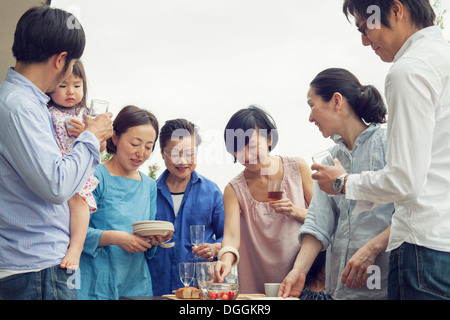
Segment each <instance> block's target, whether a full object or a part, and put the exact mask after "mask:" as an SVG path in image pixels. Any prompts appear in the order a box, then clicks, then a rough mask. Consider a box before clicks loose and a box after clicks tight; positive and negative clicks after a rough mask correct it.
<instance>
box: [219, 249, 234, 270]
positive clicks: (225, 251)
mask: <svg viewBox="0 0 450 320" xmlns="http://www.w3.org/2000/svg"><path fill="white" fill-rule="evenodd" d="M227 252H231V253H233V254H234V255H235V256H236V259H235V260H234V262H233V264H232V265H231V267H232V268H233V267H234V266H236V265H237V264H238V262H239V251H237V249H236V248H234V247H232V246H227V247H223V248H222V249H220V251H219V253H218V254H217V260H220V258H222V256H223V255H224V254H225V253H227Z"/></svg>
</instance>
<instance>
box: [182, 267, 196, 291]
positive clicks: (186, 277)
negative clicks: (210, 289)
mask: <svg viewBox="0 0 450 320" xmlns="http://www.w3.org/2000/svg"><path fill="white" fill-rule="evenodd" d="M178 271H179V273H180V280H181V282H183V284H184V286H185V287H188V286H189V285H190V284H191V282H192V280H194V273H195V264H194V263H193V262H180V263H179V264H178Z"/></svg>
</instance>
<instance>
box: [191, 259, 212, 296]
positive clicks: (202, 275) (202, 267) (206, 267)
mask: <svg viewBox="0 0 450 320" xmlns="http://www.w3.org/2000/svg"><path fill="white" fill-rule="evenodd" d="M195 270H196V274H197V283H198V286H199V288H200V290H201V291H202V294H203V299H206V294H207V291H208V287H209V286H210V285H211V284H212V283H213V282H214V275H215V271H214V262H197V263H196V264H195Z"/></svg>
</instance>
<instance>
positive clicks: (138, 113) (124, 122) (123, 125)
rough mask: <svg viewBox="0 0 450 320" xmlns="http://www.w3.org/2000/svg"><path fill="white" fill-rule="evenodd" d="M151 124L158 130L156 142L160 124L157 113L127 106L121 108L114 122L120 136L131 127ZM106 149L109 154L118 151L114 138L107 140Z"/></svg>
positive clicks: (114, 127) (116, 132) (115, 129)
mask: <svg viewBox="0 0 450 320" xmlns="http://www.w3.org/2000/svg"><path fill="white" fill-rule="evenodd" d="M146 124H151V125H152V126H153V128H155V131H156V138H155V144H156V141H157V140H158V131H159V125H158V120H157V119H156V117H155V115H154V114H153V113H151V112H150V111H147V110H144V109H141V108H138V107H136V106H126V107H124V108H123V109H122V110H120V112H119V114H118V115H117V117H116V118H115V119H114V122H113V129H114V133H115V134H116V135H117V136H118V137H120V136H121V135H122V134H124V133H125V132H127V130H128V129H129V128H132V127H137V126H141V125H146ZM155 144H153V149H152V151H153V150H155ZM106 151H107V152H108V153H109V154H114V153H115V152H116V146H115V145H114V143H113V142H112V138H109V139H108V140H107V141H106Z"/></svg>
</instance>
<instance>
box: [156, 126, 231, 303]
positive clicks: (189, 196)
mask: <svg viewBox="0 0 450 320" xmlns="http://www.w3.org/2000/svg"><path fill="white" fill-rule="evenodd" d="M197 130H198V129H197V127H196V126H195V125H194V124H193V123H191V122H189V121H187V120H185V119H175V120H169V121H167V122H166V123H165V125H164V126H163V127H162V128H161V132H160V147H161V154H162V157H163V159H164V163H165V165H166V170H165V171H164V172H163V173H162V174H161V176H160V177H159V178H158V180H157V181H156V184H157V187H158V195H157V214H156V220H165V221H170V222H172V223H173V224H174V227H175V232H174V233H173V238H172V241H173V242H175V245H174V246H173V247H172V248H160V249H159V250H157V252H156V254H155V256H154V257H153V259H152V260H149V261H148V266H149V269H150V273H151V275H152V284H153V294H154V295H163V294H170V293H172V291H173V290H176V289H178V288H180V287H183V286H184V285H183V284H182V283H181V280H180V277H179V272H178V263H180V262H194V260H192V259H193V258H194V256H195V255H197V256H199V257H200V258H201V259H202V260H199V261H205V260H206V261H212V260H213V259H215V258H216V257H217V253H218V251H219V250H220V247H221V243H222V237H223V227H224V208H223V200H222V192H221V191H220V189H219V187H218V186H217V184H216V183H214V182H212V181H211V180H209V179H207V178H205V177H203V176H202V175H200V174H198V173H197V172H196V171H195V168H196V155H197V148H198V145H199V144H200V143H201V138H200V136H199V134H198V132H197ZM191 225H204V226H205V241H204V244H203V245H200V246H198V247H197V248H194V247H193V246H192V244H191V239H190V226H191Z"/></svg>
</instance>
